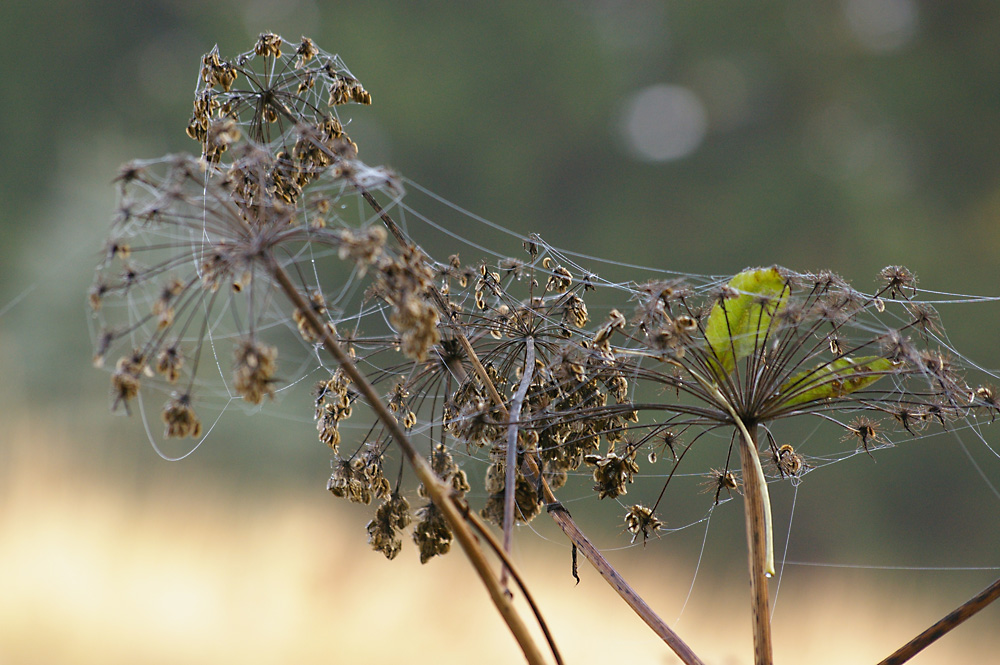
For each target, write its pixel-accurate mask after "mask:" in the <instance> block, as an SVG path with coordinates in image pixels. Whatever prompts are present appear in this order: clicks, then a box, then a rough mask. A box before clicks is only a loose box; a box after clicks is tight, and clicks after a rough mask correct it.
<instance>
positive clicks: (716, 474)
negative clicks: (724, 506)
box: [702, 469, 740, 504]
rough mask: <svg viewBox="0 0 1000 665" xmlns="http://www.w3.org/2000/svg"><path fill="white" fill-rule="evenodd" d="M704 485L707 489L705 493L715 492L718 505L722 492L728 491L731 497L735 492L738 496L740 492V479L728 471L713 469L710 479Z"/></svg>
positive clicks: (709, 475)
mask: <svg viewBox="0 0 1000 665" xmlns="http://www.w3.org/2000/svg"><path fill="white" fill-rule="evenodd" d="M702 485H704V487H705V492H715V503H716V504H718V503H719V497H720V496H721V495H722V490H726V492H727V493H728V494H729V496H732V494H733V492H734V491H735V492H736V493H737V494H739V492H740V479H739V478H738V477H737V476H736V474H735V473H733V472H732V471H730V470H728V469H726V470H725V471H722V470H720V469H712V470H711V471H709V473H708V479H707V480H706V481H705V482H704V483H702Z"/></svg>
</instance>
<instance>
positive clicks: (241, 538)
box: [0, 418, 1000, 665]
mask: <svg viewBox="0 0 1000 665" xmlns="http://www.w3.org/2000/svg"><path fill="white" fill-rule="evenodd" d="M5 430H6V434H5V437H6V438H7V441H5V443H4V446H3V447H2V448H0V461H2V469H0V663H4V664H5V665H6V664H26V665H27V664H34V663H38V664H42V663H75V664H80V665H88V664H90V663H94V664H97V663H100V664H101V665H115V664H117V663H122V664H125V663H128V664H132V663H152V664H156V663H164V664H166V663H189V664H197V663H213V664H214V663H237V662H238V663H241V664H243V665H250V664H255V663H279V662H280V663H398V662H412V663H422V662H427V663H471V662H476V663H516V662H518V661H519V660H520V658H519V652H518V650H517V647H516V645H515V644H514V642H513V640H512V639H511V638H510V637H509V636H508V635H507V633H506V632H505V628H504V627H503V625H502V623H501V621H500V620H499V618H498V617H497V616H496V615H495V613H494V611H493V609H492V607H491V606H490V604H489V603H488V601H487V599H486V595H485V593H484V592H482V591H481V589H480V588H479V587H478V585H477V582H476V580H475V578H474V577H473V575H472V573H471V570H470V567H469V566H468V565H467V564H466V562H465V561H464V559H463V558H462V556H461V555H460V554H458V553H455V552H453V554H451V555H449V556H448V557H445V558H444V559H441V560H436V561H433V562H431V563H430V564H428V565H426V566H421V565H420V564H419V562H418V561H417V560H416V557H415V556H414V552H413V550H412V548H404V551H403V553H402V554H401V555H400V557H399V558H398V559H397V560H396V561H393V562H387V561H385V560H384V559H383V558H382V557H381V555H376V554H374V553H372V552H371V551H370V550H368V548H367V546H366V545H365V543H364V537H363V526H364V522H365V520H366V519H367V518H366V517H365V516H364V514H363V513H362V512H359V511H352V510H349V509H347V508H345V507H344V506H342V505H341V504H340V503H339V502H336V501H332V500H330V497H329V496H328V495H326V494H325V493H324V492H323V491H321V490H319V489H310V488H299V489H287V490H286V491H284V492H283V493H278V494H276V493H274V492H266V493H264V494H263V495H261V496H256V497H255V496H254V494H253V493H252V492H249V491H246V490H242V491H241V490H237V489H234V488H231V487H230V488H227V487H225V486H220V483H219V482H217V481H216V480H215V479H213V478H211V477H210V476H208V475H207V474H206V473H204V472H203V471H200V472H187V470H186V469H185V467H184V465H183V464H168V463H166V462H162V463H160V464H158V465H155V466H154V468H156V469H157V471H156V473H155V474H154V475H153V477H147V476H148V474H145V473H140V472H138V469H131V470H130V469H129V467H128V465H127V464H126V465H120V466H113V465H107V464H105V465H103V468H102V465H101V464H98V463H97V460H100V459H101V456H99V455H96V456H95V455H94V454H92V452H91V451H89V450H88V448H87V446H88V445H92V444H88V443H87V440H86V438H79V439H75V438H74V436H73V435H72V434H71V433H70V432H69V431H68V430H67V429H65V428H62V427H60V426H57V425H46V424H43V423H42V422H40V421H39V420H37V419H31V418H20V419H15V420H14V422H12V423H11V422H8V423H5ZM280 494H283V496H281V498H275V497H276V496H279V495H280ZM525 536H526V537H521V538H520V542H521V545H520V546H519V548H518V552H517V556H518V558H519V560H520V561H521V564H522V567H523V569H524V572H525V573H526V575H527V577H528V579H529V580H530V581H531V583H532V584H533V587H534V591H535V593H536V595H537V597H538V600H539V602H540V604H541V606H542V608H543V611H544V612H545V614H546V616H547V618H548V620H549V622H550V623H551V625H552V628H553V631H554V633H555V636H556V639H557V641H558V644H559V646H560V648H561V649H562V651H563V654H564V657H565V660H566V662H567V663H608V662H622V663H673V662H677V661H676V659H675V658H674V657H673V656H672V655H671V654H670V653H669V652H668V651H667V650H666V649H665V648H664V647H663V646H662V645H660V644H659V643H658V642H657V640H656V639H655V638H654V636H653V635H652V633H650V632H649V631H648V629H646V628H645V626H644V625H643V624H642V623H641V622H640V621H639V620H638V619H637V618H636V617H635V616H633V615H632V614H630V613H629V612H628V611H627V610H626V609H625V607H624V605H623V604H622V603H621V602H620V601H619V600H618V599H617V597H616V596H614V595H613V594H612V593H611V592H610V591H609V590H608V588H607V587H606V585H604V584H603V583H602V582H601V581H600V580H599V578H598V577H597V575H596V573H594V572H593V571H592V569H590V568H589V566H588V565H587V564H586V563H585V562H581V573H582V577H583V581H582V583H581V584H580V585H579V586H574V584H573V580H572V578H571V577H570V576H569V570H568V569H569V565H568V564H569V562H568V556H566V550H565V549H562V548H557V546H555V545H553V544H551V543H544V542H539V541H538V539H537V538H534V539H533V538H532V537H531V534H525ZM617 554H621V555H622V556H621V557H617V556H613V557H612V561H613V562H614V563H616V564H620V567H621V569H622V571H623V573H624V574H625V575H626V577H628V578H630V579H633V580H636V581H639V582H640V583H639V584H638V585H637V586H638V587H639V590H640V592H641V593H643V594H644V595H645V596H646V597H647V599H648V600H649V601H650V602H651V604H652V605H653V606H654V607H656V608H666V609H663V610H662V613H663V615H664V618H665V619H667V620H668V622H672V621H673V619H674V618H675V616H676V613H677V610H678V608H679V607H680V603H682V602H683V598H684V595H685V594H686V592H687V584H688V581H689V577H688V571H690V570H691V562H683V563H678V566H677V567H678V569H679V570H684V571H685V574H684V575H682V576H681V578H682V579H681V581H679V582H678V583H677V584H671V583H670V580H669V574H668V571H670V570H671V569H672V568H673V566H671V565H670V562H669V561H666V560H664V558H663V557H662V555H657V554H652V555H650V554H648V553H644V552H643V551H642V550H641V549H639V548H636V549H632V550H628V551H626V552H621V553H618V552H616V553H613V555H617ZM656 569H659V570H660V571H663V573H662V574H659V575H657V574H651V571H654V570H656ZM741 572H742V571H741ZM702 575H703V576H702V577H701V578H700V579H699V581H698V587H697V592H696V594H695V596H694V597H693V598H692V601H691V604H690V605H689V606H688V609H687V610H686V612H685V614H684V615H683V618H682V620H681V622H680V624H679V625H678V626H677V628H678V630H679V632H680V633H681V635H682V636H683V637H684V638H685V639H686V640H688V641H689V643H690V644H691V645H692V647H693V648H694V649H695V651H696V652H698V653H699V654H700V655H702V657H703V658H704V659H705V661H706V662H707V663H713V664H717V665H736V664H738V663H749V662H750V640H749V638H750V635H749V632H750V631H749V618H748V615H747V613H746V610H745V598H744V590H743V589H742V588H741V587H739V586H736V585H731V586H728V587H726V586H718V587H715V588H713V586H712V581H711V580H710V579H709V577H707V576H706V575H707V573H704V572H703V574H702ZM793 575H794V576H800V578H799V579H795V580H793ZM793 582H794V588H795V592H794V594H792V593H790V592H788V591H784V590H783V591H782V594H787V595H783V596H782V598H781V601H780V604H779V605H778V609H777V614H776V617H775V620H776V624H775V640H776V645H777V653H776V657H777V661H778V662H781V663H864V662H869V663H874V662H877V661H878V660H880V659H881V658H882V657H884V656H886V655H888V653H890V652H891V651H892V650H893V649H894V648H896V647H897V646H899V645H900V644H902V643H903V642H904V641H906V640H907V639H909V638H910V637H912V636H913V635H915V634H916V633H917V632H918V631H919V630H921V629H923V628H924V627H925V626H926V625H928V624H929V623H931V622H932V621H934V620H935V619H937V618H939V617H940V616H941V615H943V614H944V613H945V612H946V611H948V610H949V609H951V608H952V607H953V606H954V605H957V604H958V603H959V602H961V601H962V600H964V599H965V598H966V597H968V596H969V595H971V593H970V592H969V590H968V589H964V588H963V589H961V590H956V592H955V596H954V598H949V599H940V598H939V599H934V598H929V597H926V596H925V595H921V593H920V591H921V590H920V589H918V588H911V589H902V588H892V587H887V586H885V585H883V584H879V583H877V582H876V581H875V580H874V578H870V579H869V578H867V577H865V576H859V575H858V574H857V572H856V571H854V572H852V573H850V574H849V575H845V574H841V573H838V572H837V571H833V572H825V573H823V574H817V571H816V570H815V569H810V570H806V571H803V570H791V571H790V573H789V576H788V578H787V579H786V580H785V582H784V584H786V585H788V586H787V587H786V589H791V588H792V585H793ZM977 588H978V587H973V588H972V591H975V590H976V589H977ZM804 597H807V598H810V599H812V600H811V601H810V602H809V603H807V604H803V603H802V602H801V599H802V598H804ZM998 616H1000V614H998V612H997V611H996V608H990V609H989V610H987V611H986V612H984V613H983V614H981V615H980V616H978V617H976V618H974V619H972V620H971V621H970V622H969V623H967V624H965V625H964V626H962V627H960V628H959V629H958V631H957V632H956V633H953V634H952V635H950V636H947V637H946V638H945V639H944V640H943V641H942V642H940V643H939V644H937V645H935V646H933V647H931V648H930V649H929V650H928V651H926V652H925V653H924V654H923V655H922V656H920V657H918V658H917V659H915V660H914V661H913V662H914V663H917V664H918V665H927V664H931V663H942V664H944V663H981V662H986V661H985V660H984V657H987V654H995V653H997V650H998V649H1000V635H998V632H997V631H996V626H997V617H998ZM990 657H991V656H990Z"/></svg>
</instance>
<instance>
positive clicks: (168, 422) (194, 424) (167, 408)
mask: <svg viewBox="0 0 1000 665" xmlns="http://www.w3.org/2000/svg"><path fill="white" fill-rule="evenodd" d="M162 418H163V424H164V427H165V429H164V434H163V435H164V436H165V437H167V438H168V439H169V438H183V437H186V436H190V437H192V438H195V439H197V438H198V437H199V436H201V421H200V420H198V416H196V415H195V413H194V409H193V408H191V396H190V395H189V394H187V393H182V394H176V393H175V394H174V396H173V398H171V400H170V401H169V402H167V403H166V404H165V405H164V406H163V413H162Z"/></svg>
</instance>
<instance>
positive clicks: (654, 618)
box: [353, 183, 703, 665]
mask: <svg viewBox="0 0 1000 665" xmlns="http://www.w3.org/2000/svg"><path fill="white" fill-rule="evenodd" d="M353 185H354V187H355V188H356V189H357V190H358V191H359V192H360V193H361V195H362V196H363V197H364V199H365V200H366V201H367V202H368V204H369V205H370V206H371V207H372V209H373V210H374V211H375V213H376V214H377V215H378V216H379V218H380V219H381V220H382V222H383V223H384V224H385V225H386V227H387V228H388V229H389V231H390V232H391V233H392V235H393V237H395V239H396V241H397V242H398V243H399V244H400V245H402V246H403V247H412V246H413V243H412V242H411V241H410V240H409V239H407V238H406V236H405V235H404V234H403V232H402V230H401V229H400V228H399V226H398V225H397V224H396V222H395V221H393V219H392V218H391V217H390V216H389V214H388V213H386V211H385V210H384V209H383V208H382V206H381V205H379V203H378V201H376V200H375V197H373V196H372V195H371V194H370V193H369V192H368V191H366V190H365V189H364V188H363V187H361V186H360V185H359V184H357V183H353ZM430 295H431V297H432V298H433V300H434V301H435V303H436V304H437V306H438V308H439V309H440V310H441V313H442V315H443V316H444V320H446V321H448V322H449V323H450V324H451V326H452V328H453V330H454V331H455V337H456V338H457V339H458V341H459V343H460V344H461V345H462V349H463V350H464V351H465V355H466V357H467V358H468V359H469V362H470V363H472V367H473V370H474V371H475V373H476V375H477V376H478V377H479V379H480V380H481V381H482V382H483V385H484V386H485V387H486V391H487V392H488V393H489V395H490V399H491V400H492V401H493V404H494V405H495V406H496V407H497V409H499V410H500V412H501V413H502V414H503V416H504V417H505V418H506V419H508V420H510V413H509V412H508V410H507V407H506V405H505V404H504V399H503V397H502V396H501V395H500V393H499V392H498V391H497V388H496V386H495V385H493V381H492V380H491V379H490V376H489V374H488V373H487V372H486V368H485V367H483V363H482V362H481V361H480V360H479V355H478V354H477V353H476V350H475V349H474V348H473V347H472V343H471V342H470V341H469V338H468V337H467V336H466V335H465V333H464V332H463V331H462V329H461V328H460V327H459V325H458V324H457V322H456V321H455V320H454V317H453V316H452V315H451V314H450V312H451V309H450V308H449V307H448V306H447V302H446V301H445V298H444V296H442V295H441V293H440V292H439V291H438V290H437V289H431V292H430ZM524 464H525V466H526V467H527V468H528V471H529V473H531V474H532V475H533V476H534V477H535V479H536V480H537V482H538V484H539V485H540V486H541V488H542V493H543V496H544V497H545V501H546V503H547V504H548V505H549V514H550V515H551V516H552V519H553V520H554V521H555V522H556V523H557V524H558V525H559V527H560V528H561V529H562V530H563V533H565V534H566V536H567V537H568V538H569V539H570V541H571V542H572V543H573V544H574V545H575V546H576V547H577V548H579V549H580V550H581V551H582V552H583V553H584V556H585V557H586V558H587V560H588V561H590V563H591V564H592V565H593V566H594V568H596V569H597V571H598V572H599V573H600V574H601V576H602V577H603V578H604V579H605V580H606V581H607V582H608V584H610V585H611V587H612V588H613V589H614V590H615V591H616V592H617V593H618V595H619V596H621V598H622V600H624V601H625V602H626V603H627V604H628V606H629V607H631V608H632V610H633V611H634V612H635V613H636V614H637V615H639V617H640V618H641V619H642V620H643V621H644V622H645V623H646V625H648V626H649V627H650V628H652V629H653V631H654V632H655V633H656V634H657V635H658V636H659V637H660V639H662V640H663V641H664V642H665V643H666V644H667V646H669V647H670V648H671V649H673V651H674V653H675V654H677V656H678V657H679V658H680V659H681V660H682V661H683V662H684V663H685V665H703V664H702V661H701V659H699V658H698V656H696V655H695V653H694V652H693V651H691V648H690V647H688V645H687V644H685V643H684V641H683V640H682V639H681V638H680V636H679V635H677V633H675V632H674V631H673V630H671V629H670V627H669V626H668V625H667V624H666V623H665V622H664V621H663V619H661V618H660V617H659V616H658V615H657V614H656V612H654V611H653V609H652V608H651V607H650V606H649V605H648V604H647V603H646V601H644V600H643V599H642V597H641V596H639V594H638V593H636V592H635V590H634V589H632V587H631V586H629V584H628V583H627V582H626V581H625V579H624V578H623V577H622V576H621V575H620V574H619V573H618V571H617V570H615V568H614V567H613V566H612V565H611V564H610V563H609V562H608V560H607V559H605V558H604V556H603V555H602V554H601V553H600V551H599V550H598V549H597V548H596V547H594V545H593V543H591V542H590V540H589V539H588V538H587V537H586V536H585V535H584V534H583V532H582V531H580V528H579V527H578V526H577V525H576V522H575V521H574V520H573V518H572V517H571V516H570V514H569V511H567V510H565V509H563V508H562V505H561V504H560V503H559V502H558V500H557V499H556V497H555V494H554V493H553V492H552V488H551V487H549V484H548V482H547V481H546V480H545V478H544V477H543V476H542V472H541V467H540V465H539V464H538V461H537V460H536V459H535V456H534V455H533V454H531V453H526V454H525V456H524ZM556 508H558V509H556Z"/></svg>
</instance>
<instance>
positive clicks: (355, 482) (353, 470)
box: [326, 459, 388, 505]
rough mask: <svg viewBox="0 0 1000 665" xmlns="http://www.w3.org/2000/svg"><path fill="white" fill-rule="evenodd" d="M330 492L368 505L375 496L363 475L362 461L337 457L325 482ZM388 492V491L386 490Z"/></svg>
mask: <svg viewBox="0 0 1000 665" xmlns="http://www.w3.org/2000/svg"><path fill="white" fill-rule="evenodd" d="M326 489H327V490H329V492H330V493H331V494H333V495H334V496H336V497H339V498H341V499H347V500H348V501H350V502H351V503H363V504H365V505H368V504H370V503H371V502H372V499H373V498H375V491H374V489H373V488H372V487H371V483H370V482H369V480H368V478H366V477H365V473H364V463H363V462H362V461H361V460H360V459H355V460H345V459H338V460H337V461H336V462H335V463H334V465H333V473H331V474H330V479H329V480H328V481H327V482H326ZM386 494H388V492H386Z"/></svg>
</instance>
